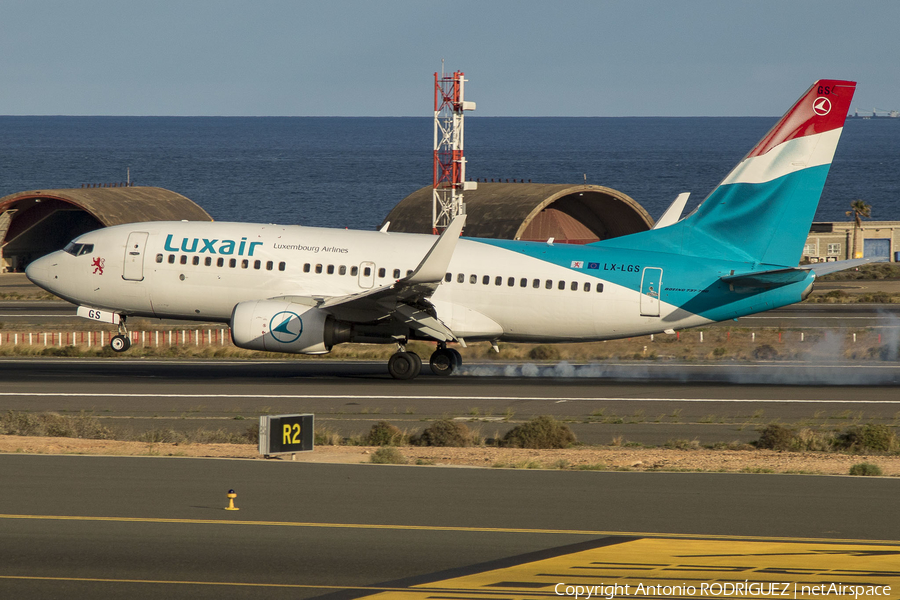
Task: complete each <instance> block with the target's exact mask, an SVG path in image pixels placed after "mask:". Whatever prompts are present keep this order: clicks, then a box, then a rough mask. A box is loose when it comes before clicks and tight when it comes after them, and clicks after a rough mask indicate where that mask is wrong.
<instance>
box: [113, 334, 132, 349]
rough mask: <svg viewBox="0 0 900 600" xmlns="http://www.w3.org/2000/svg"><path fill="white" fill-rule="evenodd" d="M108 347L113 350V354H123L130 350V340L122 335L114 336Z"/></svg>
mask: <svg viewBox="0 0 900 600" xmlns="http://www.w3.org/2000/svg"><path fill="white" fill-rule="evenodd" d="M109 347H110V348H112V349H113V351H115V352H125V351H126V350H128V349H129V348H131V340H129V339H128V338H127V337H125V336H124V335H116V336H113V338H112V339H111V340H109Z"/></svg>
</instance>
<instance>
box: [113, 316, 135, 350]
mask: <svg viewBox="0 0 900 600" xmlns="http://www.w3.org/2000/svg"><path fill="white" fill-rule="evenodd" d="M109 347H110V348H112V349H113V351H114V352H125V351H126V350H128V349H129V348H131V336H130V335H128V328H127V327H126V326H125V315H122V317H121V318H120V319H119V334H118V335H114V336H113V337H112V338H111V339H110V340H109Z"/></svg>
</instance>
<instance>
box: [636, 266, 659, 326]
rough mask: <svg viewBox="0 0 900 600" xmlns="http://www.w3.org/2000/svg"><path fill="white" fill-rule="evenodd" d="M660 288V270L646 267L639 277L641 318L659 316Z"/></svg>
mask: <svg viewBox="0 0 900 600" xmlns="http://www.w3.org/2000/svg"><path fill="white" fill-rule="evenodd" d="M661 286H662V269H660V268H658V267H647V268H646V269H644V274H643V276H642V277H641V316H642V317H658V316H659V293H660V290H661Z"/></svg>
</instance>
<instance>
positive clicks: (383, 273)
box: [378, 267, 387, 277]
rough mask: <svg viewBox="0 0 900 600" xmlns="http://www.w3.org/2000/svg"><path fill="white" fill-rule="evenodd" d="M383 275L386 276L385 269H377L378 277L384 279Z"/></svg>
mask: <svg viewBox="0 0 900 600" xmlns="http://www.w3.org/2000/svg"><path fill="white" fill-rule="evenodd" d="M385 275H387V269H385V268H384V267H381V268H380V269H378V276H379V277H384V276H385Z"/></svg>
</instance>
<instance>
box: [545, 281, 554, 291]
mask: <svg viewBox="0 0 900 600" xmlns="http://www.w3.org/2000/svg"><path fill="white" fill-rule="evenodd" d="M544 288H545V289H548V290H552V289H553V280H552V279H548V280H547V281H545V282H544Z"/></svg>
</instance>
